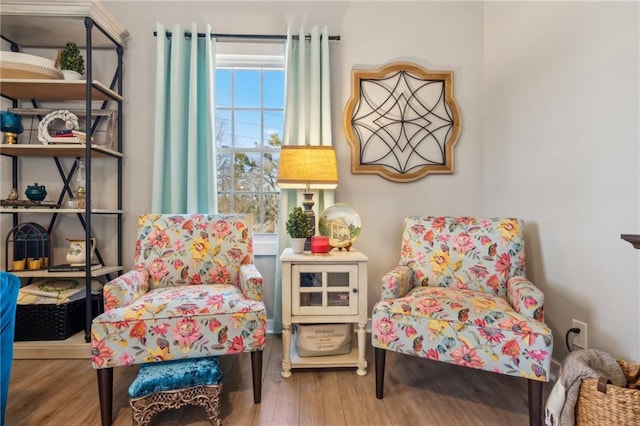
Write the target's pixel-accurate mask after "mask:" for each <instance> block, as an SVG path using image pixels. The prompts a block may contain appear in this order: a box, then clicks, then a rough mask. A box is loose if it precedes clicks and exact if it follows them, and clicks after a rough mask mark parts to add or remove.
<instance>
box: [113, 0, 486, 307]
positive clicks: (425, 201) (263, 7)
mask: <svg viewBox="0 0 640 426" xmlns="http://www.w3.org/2000/svg"><path fill="white" fill-rule="evenodd" d="M104 4H105V5H106V6H107V8H108V9H109V10H110V11H111V13H112V14H113V15H114V16H115V17H116V18H117V19H118V20H119V21H120V22H121V23H122V24H123V25H124V26H125V27H126V28H127V30H128V31H129V32H130V33H131V38H130V40H129V42H128V46H127V49H126V51H125V81H124V83H125V93H126V102H125V111H126V112H125V154H126V159H125V162H124V163H125V182H128V185H127V188H126V189H125V198H124V205H125V208H126V210H127V218H126V219H125V227H126V236H125V259H132V258H133V241H132V240H133V238H134V231H135V224H136V223H135V217H136V216H137V215H138V214H140V213H144V212H147V211H148V209H149V208H150V205H151V202H150V197H151V195H150V193H151V183H150V179H151V159H152V151H151V150H152V138H153V133H152V131H153V102H154V72H155V71H154V70H155V37H154V36H153V31H154V30H155V24H156V22H161V23H163V24H164V25H165V26H170V25H171V24H173V23H180V24H182V25H190V24H191V23H192V22H196V23H199V24H202V23H205V22H210V23H211V25H212V28H213V30H214V31H215V32H219V33H247V34H285V33H286V31H287V25H288V24H292V25H293V26H294V28H298V27H299V26H300V25H305V27H306V28H307V29H308V28H311V26H313V25H320V26H323V25H327V26H328V28H329V32H330V34H338V35H340V36H341V37H342V41H339V42H332V44H331V54H332V63H331V71H332V84H333V87H334V90H333V105H334V108H333V116H332V119H333V128H334V132H333V138H334V145H335V147H336V151H337V156H338V168H339V175H340V183H339V185H338V188H337V190H336V201H337V202H344V203H347V204H350V205H351V206H352V207H353V208H354V209H355V210H356V211H357V212H358V213H359V214H360V216H361V219H362V226H363V231H362V234H361V236H360V238H359V239H358V241H356V244H355V247H356V248H359V249H360V250H362V251H363V252H365V253H366V254H367V255H368V256H369V257H370V260H371V261H370V263H369V270H368V273H369V277H370V280H369V282H370V285H369V305H370V306H372V305H373V303H374V302H375V301H376V300H379V298H380V284H379V283H380V278H381V277H382V275H383V274H384V273H385V272H386V271H388V270H390V269H391V268H392V267H393V266H394V265H395V264H396V263H397V260H398V257H399V248H400V226H401V221H402V218H403V217H404V216H406V215H409V214H429V213H431V214H481V213H482V139H481V138H482V122H481V120H482V114H481V112H482V103H481V101H482V44H481V43H482V40H481V34H482V6H481V4H479V3H475V2H474V3H458V2H454V3H451V4H449V3H435V2H425V3H416V2H408V3H402V4H401V6H399V5H398V3H397V2H388V3H387V2H376V3H375V4H374V3H368V2H298V3H296V2H179V3H178V2H148V1H144V2H141V1H138V2H119V1H115V2H109V1H107V2H104ZM399 7H400V8H401V9H404V10H406V13H403V17H402V19H389V17H390V16H397V13H398V10H399V9H398V8H399ZM398 60H408V61H413V62H416V63H419V64H421V65H423V66H425V67H427V68H432V69H446V70H453V71H454V72H455V77H454V79H455V88H456V89H455V90H456V98H457V100H458V102H459V103H460V105H462V114H463V125H462V127H463V128H462V135H461V139H460V141H459V142H458V144H457V147H456V156H457V160H456V173H455V174H453V175H440V176H429V177H427V178H426V179H422V180H420V181H418V182H414V183H407V184H398V183H392V182H389V181H386V180H384V179H382V178H380V177H378V176H375V175H352V174H351V171H350V165H351V158H350V148H349V145H348V143H347V142H346V139H345V137H344V133H343V131H342V112H343V108H344V105H345V104H346V102H347V99H348V98H349V96H350V89H351V88H350V78H351V69H352V67H354V66H358V67H362V66H373V67H379V66H381V65H383V64H385V63H388V62H392V61H398ZM275 261H276V260H275V258H266V259H265V258H261V259H258V267H259V268H260V269H261V271H262V270H263V268H264V267H266V266H267V265H268V264H269V263H270V262H271V263H273V262H275ZM265 281H266V282H267V283H272V282H273V278H272V277H270V276H265ZM272 300H273V299H272V292H269V293H268V294H267V297H266V302H267V310H268V312H269V314H271V313H272V312H273V309H272V306H273V305H272Z"/></svg>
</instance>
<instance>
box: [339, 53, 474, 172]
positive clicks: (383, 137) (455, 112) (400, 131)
mask: <svg viewBox="0 0 640 426" xmlns="http://www.w3.org/2000/svg"><path fill="white" fill-rule="evenodd" d="M351 84H352V86H351V97H350V98H349V100H348V101H347V105H346V107H345V111H344V116H343V127H344V130H345V133H346V137H347V141H348V142H349V144H350V145H351V172H352V173H375V174H379V175H380V176H382V177H384V178H385V179H389V180H391V181H395V182H411V181H415V180H418V179H420V178H422V177H424V176H425V175H427V174H428V173H453V172H454V158H453V154H454V151H453V148H454V146H455V144H456V142H457V141H458V137H459V136H460V130H461V125H462V118H461V115H460V108H459V107H458V104H457V102H456V100H455V99H454V97H453V71H429V70H427V69H425V68H423V67H421V66H419V65H416V64H412V63H409V62H395V63H391V64H388V65H386V66H383V67H382V68H379V69H377V70H357V69H354V70H353V71H352V74H351Z"/></svg>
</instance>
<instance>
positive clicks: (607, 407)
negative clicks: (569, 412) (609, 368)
mask: <svg viewBox="0 0 640 426" xmlns="http://www.w3.org/2000/svg"><path fill="white" fill-rule="evenodd" d="M618 364H620V367H621V368H622V371H623V372H624V376H625V377H626V378H627V387H626V388H623V387H619V386H614V385H611V384H607V379H606V378H600V379H584V380H583V381H582V385H580V394H579V395H578V401H577V403H576V424H577V425H580V426H583V425H584V426H591V425H616V426H637V425H638V424H640V363H636V362H628V361H621V360H618Z"/></svg>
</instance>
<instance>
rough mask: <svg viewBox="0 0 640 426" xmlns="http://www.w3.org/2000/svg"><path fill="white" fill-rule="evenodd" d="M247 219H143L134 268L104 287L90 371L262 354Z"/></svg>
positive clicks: (258, 292) (257, 280) (262, 317)
mask: <svg viewBox="0 0 640 426" xmlns="http://www.w3.org/2000/svg"><path fill="white" fill-rule="evenodd" d="M251 226H252V225H251V222H250V217H248V216H243V215H230V216H224V215H202V214H194V215H143V216H140V218H139V221H138V241H137V245H136V252H135V259H134V264H135V269H134V270H133V271H129V272H127V273H125V274H123V275H122V276H120V277H118V278H116V279H115V280H113V281H111V282H109V283H107V284H106V285H105V287H104V300H105V312H104V313H103V314H101V315H99V316H98V317H96V318H95V319H94V320H93V323H92V329H91V344H92V362H93V366H94V367H95V368H107V367H113V366H118V365H130V364H138V363H149V362H156V361H166V360H172V359H184V358H199V357H209V356H216V355H224V354H233V353H238V352H251V351H258V350H262V349H263V348H264V345H265V332H266V311H265V307H264V303H263V302H262V276H261V275H260V273H259V271H258V270H257V269H256V268H255V265H254V264H253V244H252V235H251Z"/></svg>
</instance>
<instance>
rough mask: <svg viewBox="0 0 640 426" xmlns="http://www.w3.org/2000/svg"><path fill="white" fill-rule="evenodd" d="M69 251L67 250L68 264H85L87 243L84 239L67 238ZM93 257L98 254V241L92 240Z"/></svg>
mask: <svg viewBox="0 0 640 426" xmlns="http://www.w3.org/2000/svg"><path fill="white" fill-rule="evenodd" d="M67 240H68V241H69V249H68V250H67V262H68V263H71V264H83V263H84V262H85V259H86V256H87V255H86V251H87V243H86V241H85V240H84V239H83V238H67ZM90 250H91V257H93V255H94V254H95V252H96V239H95V238H91V248H90Z"/></svg>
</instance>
